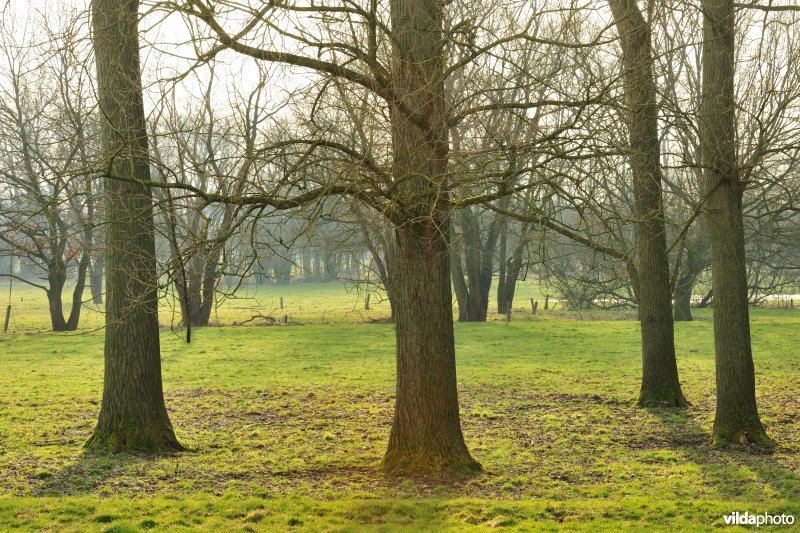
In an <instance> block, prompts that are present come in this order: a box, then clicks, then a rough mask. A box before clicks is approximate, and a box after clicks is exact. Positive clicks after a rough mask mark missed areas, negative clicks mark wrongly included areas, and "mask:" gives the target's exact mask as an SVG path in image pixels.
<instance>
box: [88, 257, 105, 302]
mask: <svg viewBox="0 0 800 533" xmlns="http://www.w3.org/2000/svg"><path fill="white" fill-rule="evenodd" d="M104 258H105V255H101V256H100V257H98V258H97V259H95V261H94V264H93V265H92V271H91V275H90V280H91V288H92V302H93V303H95V304H97V305H101V304H102V303H103V269H104V263H105V260H104Z"/></svg>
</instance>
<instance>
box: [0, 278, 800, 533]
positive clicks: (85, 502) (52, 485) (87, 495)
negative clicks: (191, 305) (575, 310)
mask: <svg viewBox="0 0 800 533" xmlns="http://www.w3.org/2000/svg"><path fill="white" fill-rule="evenodd" d="M337 287H338V288H337ZM269 289H270V291H272V290H275V291H279V292H280V293H281V294H282V295H283V296H284V299H285V304H286V306H287V307H289V306H291V305H292V304H294V301H295V299H297V300H298V301H302V302H304V303H303V308H304V309H308V315H307V316H308V317H309V318H306V319H299V318H298V319H297V321H298V322H303V323H304V324H305V325H303V326H291V327H231V328H207V329H202V330H201V329H198V330H196V331H195V333H194V334H193V337H192V338H193V340H192V343H191V344H188V345H187V344H186V343H185V342H184V340H183V339H182V338H181V337H180V336H179V335H176V334H175V333H173V332H171V331H169V330H168V329H165V330H164V331H163V332H162V352H163V374H164V385H165V394H166V401H167V405H168V408H169V410H170V415H171V417H172V421H173V424H174V426H175V429H176V433H177V435H178V437H179V439H180V440H181V442H182V443H183V444H185V445H186V446H188V447H189V449H190V451H189V452H188V453H183V454H180V455H177V456H174V457H162V458H154V457H146V456H132V455H120V456H105V455H89V454H86V453H84V451H83V449H82V444H83V442H84V441H85V440H86V439H87V438H88V436H89V435H90V434H91V430H92V427H93V424H94V422H95V420H96V416H97V412H98V409H99V401H100V398H101V392H102V364H103V362H102V332H101V331H98V332H86V331H84V332H82V333H78V334H53V333H49V332H36V333H29V334H28V333H15V334H11V335H6V336H2V337H0V354H1V355H0V357H2V370H0V380H2V390H0V494H2V496H0V529H10V528H21V529H24V530H30V529H48V528H49V529H51V530H73V531H86V530H89V531H92V530H97V531H106V530H109V531H138V530H149V529H152V530H161V531H174V530H181V529H197V528H199V529H204V530H218V531H219V530H225V531H229V530H246V531H247V530H253V531H271V530H275V529H288V528H292V527H298V528H301V529H308V530H337V531H338V530H350V531H355V530H375V529H383V530H395V529H398V528H408V529H410V530H424V529H430V528H437V529H450V530H454V531H456V530H464V529H472V528H476V529H486V528H492V529H495V528H501V529H502V528H508V529H511V530H528V529H531V528H557V527H571V528H575V529H583V530H596V529H612V530H613V529H620V528H631V527H633V528H640V529H642V530H652V529H659V528H664V529H673V530H696V529H700V528H712V527H715V526H720V525H721V524H722V515H723V514H725V513H729V512H731V511H736V510H738V511H742V512H743V511H751V512H765V511H769V512H774V513H779V512H794V513H795V514H800V513H798V510H800V482H799V481H798V477H797V476H798V474H800V435H799V434H798V423H799V422H798V407H800V405H799V402H800V401H799V400H798V398H797V391H798V390H800V373H799V372H798V369H800V353H798V348H797V347H798V346H800V312H797V311H796V312H791V311H776V310H768V311H764V310H755V311H753V326H752V329H753V343H754V351H755V357H756V370H757V379H758V391H759V402H760V410H761V413H762V417H763V420H764V422H765V423H766V424H767V426H768V430H769V432H770V434H771V435H772V436H773V437H775V438H776V440H777V441H778V442H779V444H780V446H779V448H778V450H777V451H776V452H775V453H774V454H773V455H763V454H757V453H754V452H752V451H749V450H747V449H739V450H733V451H719V450H716V449H713V448H711V447H710V446H709V444H708V441H709V438H710V433H711V425H712V422H713V409H714V367H713V338H712V323H711V321H710V320H709V314H708V311H702V312H701V313H700V315H701V316H700V318H701V320H698V321H696V322H694V323H688V324H678V325H677V353H678V358H679V366H680V372H681V377H682V380H683V385H684V391H685V393H686V395H687V397H688V398H689V400H690V401H691V402H692V406H691V408H690V409H689V410H688V411H687V412H686V413H674V412H670V411H662V410H641V409H636V408H635V407H634V406H633V403H634V400H635V398H636V393H637V386H638V379H639V372H640V352H639V338H638V335H639V326H638V324H637V323H636V322H634V321H631V320H600V319H602V318H606V319H608V318H615V319H618V318H622V317H624V314H623V313H621V312H607V313H605V314H603V313H599V312H593V313H592V314H590V315H586V314H584V315H583V317H584V318H591V319H592V320H583V321H581V320H571V319H565V318H563V314H562V313H561V312H559V311H556V312H555V313H554V312H552V311H549V312H543V311H540V312H539V314H537V315H536V317H532V316H531V315H530V311H529V310H522V309H520V310H519V311H518V312H517V313H515V316H514V320H513V321H512V322H511V323H510V324H509V323H505V322H502V321H495V322H490V323H485V324H457V325H456V342H457V351H458V382H459V393H460V399H461V413H462V423H463V428H464V433H465V437H466V440H467V444H468V446H469V447H470V449H471V451H472V452H473V454H474V456H475V457H476V458H477V459H478V460H479V461H480V462H481V463H482V464H483V465H484V467H485V473H483V474H481V475H479V476H476V477H473V478H468V479H436V478H420V479H413V480H401V479H396V478H389V477H385V476H383V475H382V474H380V473H379V471H378V469H377V465H378V463H379V462H380V459H381V456H382V453H383V451H384V449H385V446H386V442H387V438H388V433H389V427H390V423H391V415H392V406H393V399H394V371H395V370H394V369H395V361H394V331H393V327H392V325H391V324H385V323H377V324H373V323H364V322H365V320H364V319H362V318H361V317H360V316H358V315H356V314H355V313H356V311H355V310H352V311H349V310H348V309H347V308H346V307H345V308H344V309H342V308H339V311H337V313H339V314H338V315H336V316H338V317H340V318H339V319H338V320H339V321H341V322H342V323H339V324H336V325H333V324H332V322H335V321H334V319H331V322H328V320H327V319H326V325H323V324H322V320H321V314H319V313H318V311H319V309H320V308H312V305H313V304H312V303H305V302H306V300H305V298H309V301H310V300H313V298H312V297H310V296H309V295H311V294H313V295H317V296H316V297H317V300H316V301H317V303H318V304H319V302H322V303H321V304H319V305H322V306H323V307H329V308H333V307H335V306H337V305H338V304H339V303H346V302H351V304H350V305H351V306H353V307H354V305H353V304H352V302H353V301H354V300H355V296H354V295H353V294H352V293H350V294H348V293H347V292H345V291H344V290H343V288H342V286H341V285H338V286H337V285H318V286H314V285H309V286H300V285H298V286H294V285H290V286H283V287H280V286H271V287H269ZM292 289H294V290H295V291H296V292H292ZM262 290H264V289H262ZM325 291H329V292H327V293H326V292H325ZM277 294H278V292H271V293H270V295H273V296H263V298H265V299H268V298H270V297H274V295H277ZM301 298H304V299H303V300H300V299H301ZM264 305H268V304H264ZM305 306H308V307H305ZM298 307H300V305H299V304H298ZM269 309H270V308H267V310H266V311H265V314H270V313H274V311H269ZM359 311H360V310H359ZM247 312H248V313H249V312H250V310H247ZM351 312H352V313H354V314H352V315H349V314H348V313H351ZM375 312H376V313H377V312H378V311H377V310H376V311H375ZM334 314H335V313H334V312H333V311H332V312H331V315H334ZM570 316H572V317H573V318H575V315H570ZM162 321H163V317H162ZM344 322H351V323H344Z"/></svg>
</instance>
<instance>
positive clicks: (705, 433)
mask: <svg viewBox="0 0 800 533" xmlns="http://www.w3.org/2000/svg"><path fill="white" fill-rule="evenodd" d="M647 411H648V412H649V413H651V414H652V415H655V416H656V417H658V419H659V420H660V422H661V423H662V425H663V427H664V429H665V431H666V432H667V434H666V435H665V436H662V444H667V445H668V446H669V447H670V448H671V449H673V450H675V451H678V452H680V453H681V454H683V456H684V457H685V458H686V459H687V460H689V461H691V462H692V463H694V464H696V465H697V466H698V467H699V468H700V469H701V472H702V474H703V477H704V478H705V479H706V480H707V481H706V483H708V484H709V485H711V486H712V487H713V488H714V489H715V490H716V491H717V492H718V493H719V495H720V496H721V497H722V498H724V499H731V500H737V501H742V500H746V499H751V500H753V501H762V500H765V499H768V500H780V499H785V500H789V501H798V500H800V477H798V474H797V472H796V471H795V469H793V468H792V465H790V464H789V463H790V460H792V459H795V460H796V459H797V458H798V446H797V444H796V443H795V442H792V441H791V440H789V439H788V435H784V438H785V439H786V440H783V439H781V438H779V439H778V446H777V447H776V448H775V449H774V450H765V449H764V448H760V447H758V446H755V445H749V444H747V445H731V446H728V447H724V448H720V447H716V446H712V444H711V433H710V431H709V428H708V425H707V424H706V423H701V421H700V420H702V419H704V418H705V417H708V416H709V412H708V411H706V410H702V409H698V408H696V407H690V408H689V409H685V410H684V409H681V410H677V409H664V408H648V409H647ZM782 440H783V442H782ZM743 510H746V509H743ZM751 511H757V509H751Z"/></svg>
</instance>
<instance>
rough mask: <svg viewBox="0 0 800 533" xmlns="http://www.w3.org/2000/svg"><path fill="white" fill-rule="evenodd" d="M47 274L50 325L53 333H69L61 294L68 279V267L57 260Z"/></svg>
mask: <svg viewBox="0 0 800 533" xmlns="http://www.w3.org/2000/svg"><path fill="white" fill-rule="evenodd" d="M49 270H50V271H49V272H48V273H47V274H48V275H47V280H48V288H47V304H48V307H49V310H50V325H51V327H52V328H53V331H67V321H66V320H64V309H63V306H62V300H61V292H62V291H63V290H64V283H65V282H66V279H67V273H66V266H65V265H64V264H63V262H61V261H59V260H58V259H55V260H54V261H53V263H52V264H50V266H49Z"/></svg>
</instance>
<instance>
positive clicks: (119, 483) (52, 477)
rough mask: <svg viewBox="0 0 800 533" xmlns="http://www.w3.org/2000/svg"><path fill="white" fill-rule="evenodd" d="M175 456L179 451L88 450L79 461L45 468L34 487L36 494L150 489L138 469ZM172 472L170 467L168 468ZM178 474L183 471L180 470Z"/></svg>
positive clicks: (32, 490)
mask: <svg viewBox="0 0 800 533" xmlns="http://www.w3.org/2000/svg"><path fill="white" fill-rule="evenodd" d="M173 456H174V457H175V458H176V461H177V458H178V457H179V455H178V454H169V455H153V454H134V453H117V454H108V453H98V452H93V451H88V450H84V451H83V452H82V453H81V455H80V456H79V457H78V459H77V460H76V461H74V462H73V463H70V464H68V465H66V466H64V467H63V468H61V469H60V470H57V471H54V472H41V473H39V474H37V476H36V477H38V478H39V479H41V480H42V482H41V483H39V484H38V485H36V486H35V487H33V488H32V489H31V491H30V494H31V495H32V496H80V495H84V494H92V493H95V492H97V491H98V490H100V489H102V488H103V487H107V488H109V489H113V490H114V491H115V492H116V491H117V490H123V489H124V490H142V491H144V492H148V487H147V486H146V485H145V484H144V483H143V484H142V485H138V484H137V481H138V478H144V477H145V476H144V475H142V476H137V475H136V474H137V473H142V474H144V473H146V472H148V471H150V470H152V468H153V465H154V464H155V462H156V461H157V460H158V461H159V462H160V463H162V464H161V466H160V467H159V468H161V469H162V470H164V466H163V460H164V458H165V457H166V458H169V457H173ZM164 474H165V475H166V476H168V475H169V473H168V472H167V471H165V472H164ZM175 475H176V476H177V475H179V474H178V472H177V463H176V472H175Z"/></svg>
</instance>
